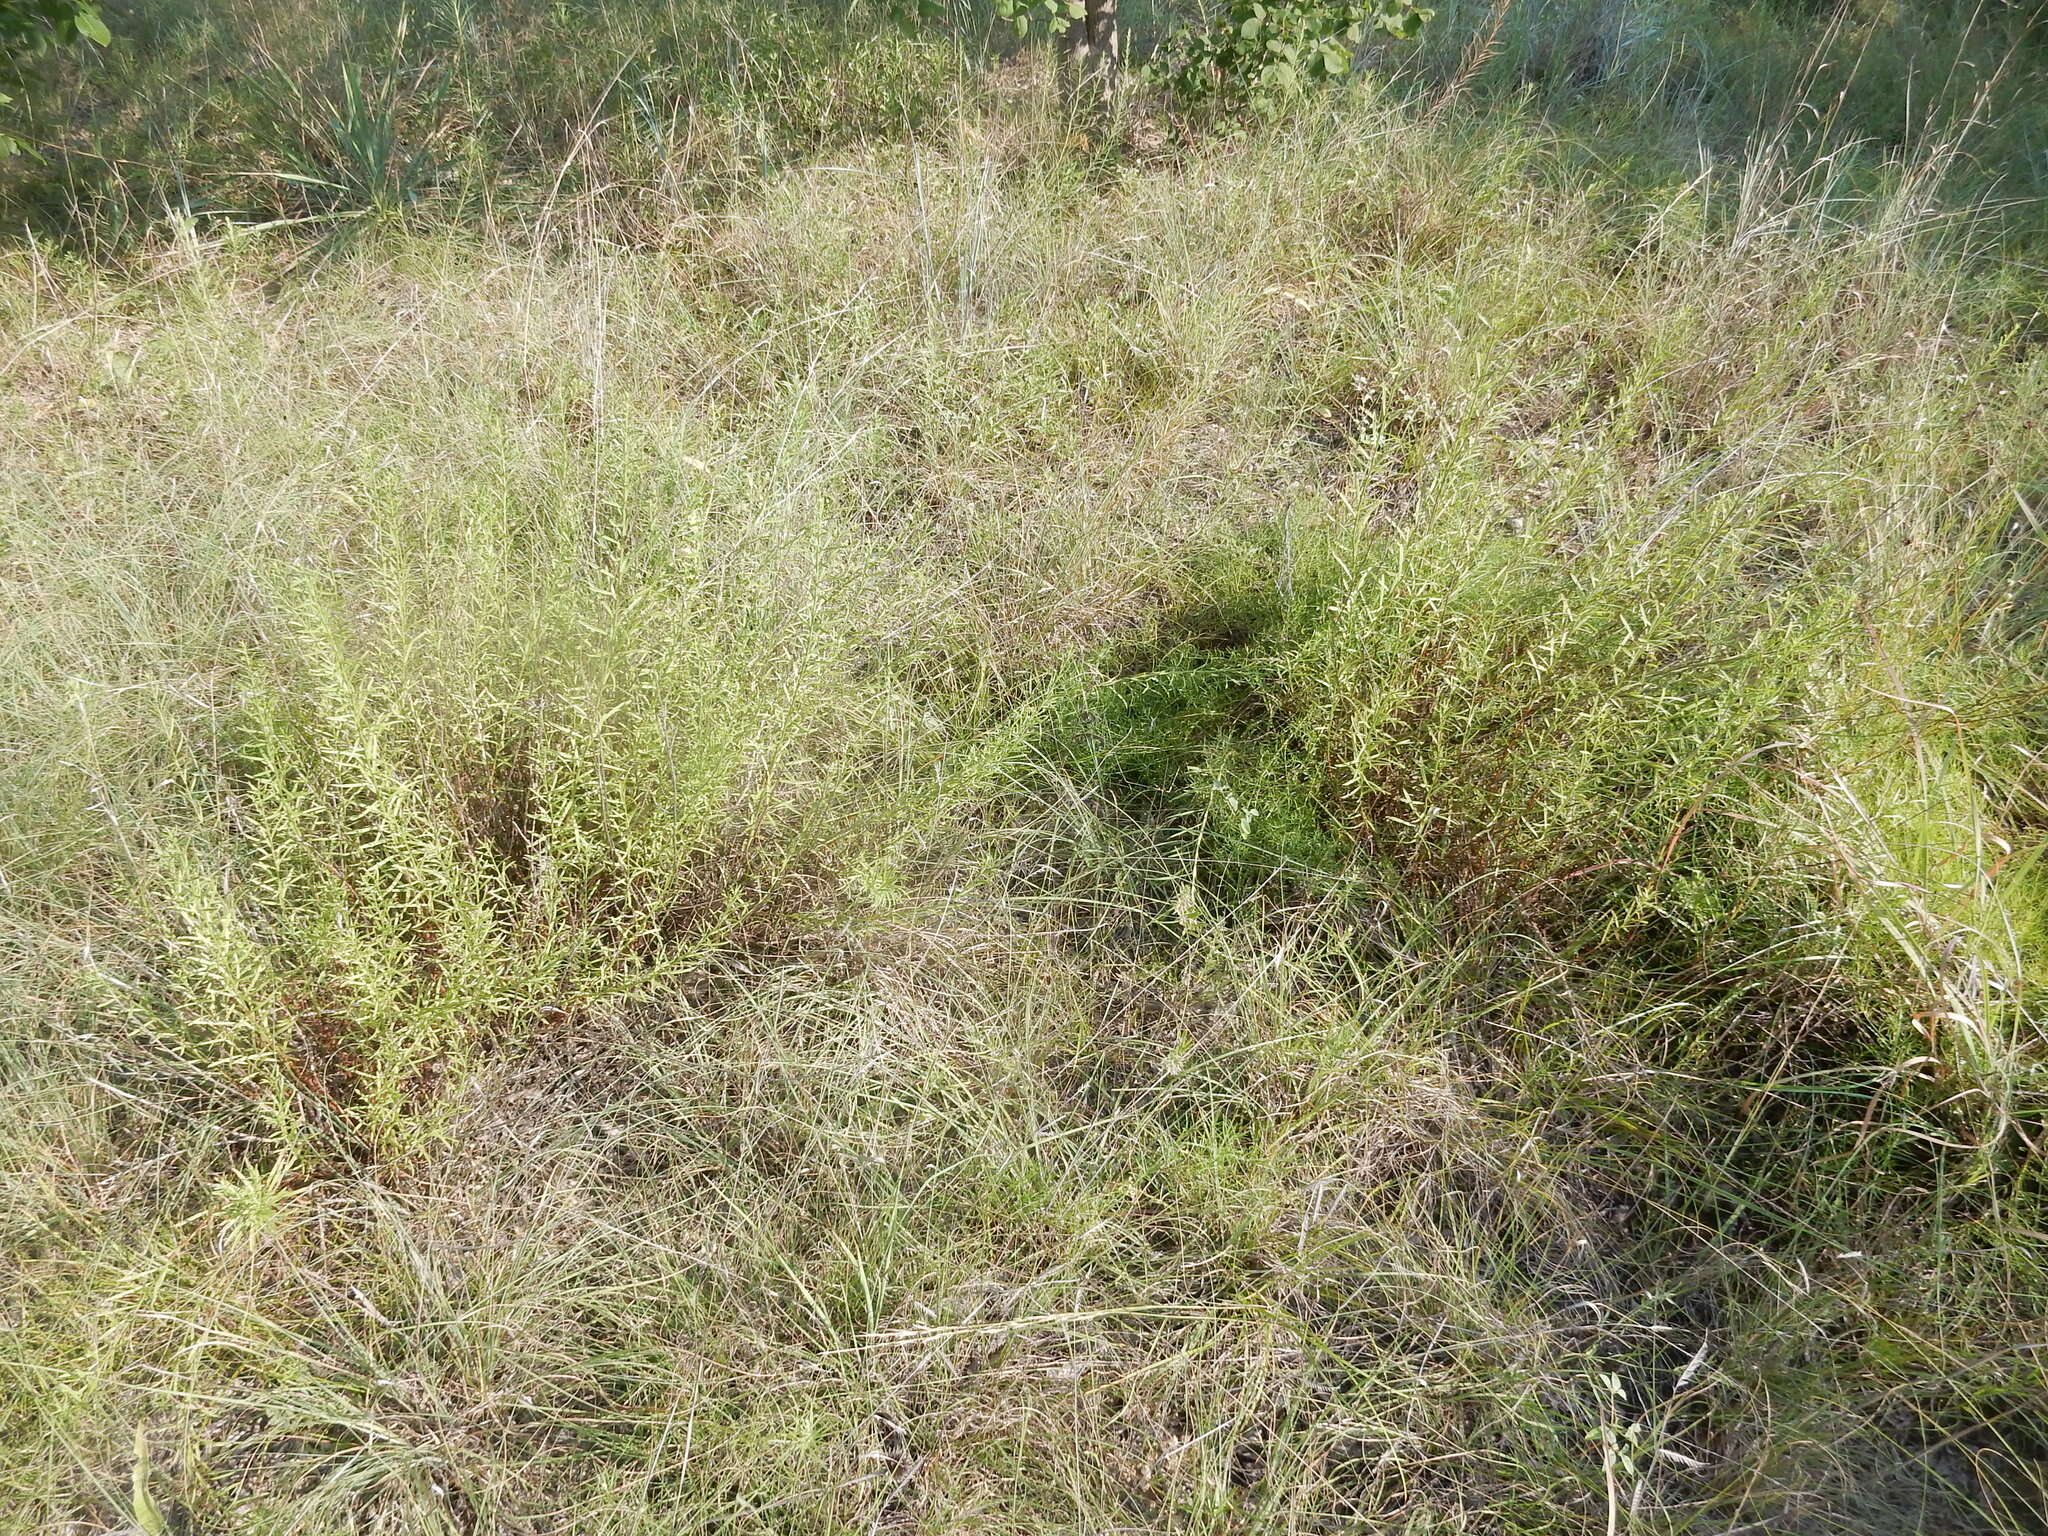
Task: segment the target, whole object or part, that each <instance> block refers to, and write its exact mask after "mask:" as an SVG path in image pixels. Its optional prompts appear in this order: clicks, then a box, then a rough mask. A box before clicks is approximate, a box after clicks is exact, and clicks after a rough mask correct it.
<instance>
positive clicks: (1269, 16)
mask: <svg viewBox="0 0 2048 1536" xmlns="http://www.w3.org/2000/svg"><path fill="white" fill-rule="evenodd" d="M1435 14H1436V13H1435V12H1434V11H1433V10H1430V9H1427V8H1425V7H1422V6H1418V5H1414V4H1411V3H1409V0H1228V3H1227V4H1226V5H1225V6H1224V7H1223V8H1222V10H1221V11H1220V12H1218V13H1217V14H1216V15H1215V16H1214V17H1212V18H1211V19H1210V21H1209V22H1208V24H1207V25H1205V26H1194V27H1189V28H1186V29H1184V30H1183V31H1180V32H1178V33H1176V34H1175V35H1174V36H1173V37H1171V38H1170V39H1169V40H1168V42H1167V44H1166V46H1165V48H1164V49H1163V50H1162V53H1161V56H1160V58H1159V59H1158V60H1157V61H1156V62H1155V64H1154V66H1153V70H1152V73H1153V75H1154V78H1156V79H1157V80H1159V81H1160V82H1161V83H1162V84H1164V85H1165V86H1166V87H1167V88H1168V89H1169V90H1171V91H1172V92H1173V94H1174V95H1175V96H1177V97H1179V98H1180V99H1181V100H1182V101H1184V102H1188V103H1200V102H1210V103H1216V104H1218V105H1222V106H1225V107H1250V108H1252V109H1253V110H1255V111H1259V112H1271V111H1274V110H1277V109H1278V108H1279V107H1281V106H1282V105H1284V104H1285V103H1287V102H1289V101H1293V100H1295V99H1297V98H1298V97H1299V96H1300V95H1301V94H1302V93H1303V92H1304V91H1306V90H1308V89H1310V88H1311V87H1314V86H1318V85H1325V84H1328V83H1329V82H1331V81H1335V80H1342V79H1343V78H1345V77H1346V76H1347V75H1349V74H1350V73H1351V66H1352V61H1353V59H1354V56H1355V54H1356V51H1357V49H1358V47H1359V45H1360V44H1362V43H1363V42H1364V41H1365V40H1366V38H1367V36H1368V35H1369V34H1372V33H1375V32H1378V33H1384V34H1385V35H1387V36H1389V37H1397V38H1407V37H1413V36H1414V35H1415V34H1416V32H1417V31H1419V30H1420V29H1421V27H1422V24H1423V23H1424V22H1426V21H1428V20H1429V19H1430V17H1431V16H1433V15H1435Z"/></svg>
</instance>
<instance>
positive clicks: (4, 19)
mask: <svg viewBox="0 0 2048 1536" xmlns="http://www.w3.org/2000/svg"><path fill="white" fill-rule="evenodd" d="M113 40H114V39H113V35H112V34H111V33H109V32H108V31H107V24H106V22H105V21H103V20H101V18H100V11H99V6H98V5H97V4H95V3H94V0H0V64H17V65H18V64H20V63H22V62H24V61H25V60H27V59H30V58H33V57H35V56H37V55H38V54H41V53H43V52H45V51H47V50H49V49H51V48H67V47H72V46H75V45H76V44H78V43H81V42H92V43H98V44H99V45H100V46H101V47H102V48H104V47H106V46H107V45H108V44H109V43H111V42H112V41H113ZM13 102H14V98H13V97H12V96H10V95H8V94H7V93H6V92H5V91H0V107H6V106H11V105H12V104H13ZM21 148H22V145H21V142H20V141H19V140H18V139H16V138H14V137H13V136H12V135H10V134H9V133H7V132H6V131H5V130H4V129H0V158H4V157H5V156H8V155H12V154H16V153H18V152H19V151H20V150H21Z"/></svg>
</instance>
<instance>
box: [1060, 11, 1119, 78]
mask: <svg viewBox="0 0 2048 1536" xmlns="http://www.w3.org/2000/svg"><path fill="white" fill-rule="evenodd" d="M1066 49H1067V57H1068V59H1070V60H1071V61H1072V62H1073V65H1074V69H1075V72H1076V73H1077V74H1079V75H1080V76H1081V77H1082V78H1083V79H1091V78H1092V79H1095V80H1099V81H1100V82H1101V83H1102V84H1104V85H1113V84H1115V83H1116V72H1117V65H1118V64H1119V63H1120V62H1121V58H1122V52H1123V44H1122V39H1121V38H1120V37H1119V36H1118V34H1117V29H1116V0H1085V8H1084V10H1083V11H1082V14H1080V15H1079V16H1076V17H1075V18H1074V19H1073V20H1072V21H1070V22H1068V23H1067V39H1066Z"/></svg>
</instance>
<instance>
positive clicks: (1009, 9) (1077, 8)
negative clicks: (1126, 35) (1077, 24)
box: [887, 0, 1087, 37]
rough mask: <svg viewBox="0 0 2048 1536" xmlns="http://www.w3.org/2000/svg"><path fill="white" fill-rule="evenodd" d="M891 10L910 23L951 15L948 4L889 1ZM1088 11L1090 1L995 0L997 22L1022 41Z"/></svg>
mask: <svg viewBox="0 0 2048 1536" xmlns="http://www.w3.org/2000/svg"><path fill="white" fill-rule="evenodd" d="M887 8H888V10H889V11H890V12H891V13H892V14H893V15H895V16H897V17H898V18H900V19H903V20H906V21H909V20H915V21H939V20H942V19H943V18H944V17H946V16H947V15H948V14H949V13H950V11H951V7H950V6H949V5H948V4H947V0H888V6H887ZM1086 10H1087V4H1086V0H995V14H996V17H997V19H998V20H1000V21H1004V22H1007V23H1008V24H1009V25H1010V26H1011V27H1012V28H1014V29H1015V30H1016V33H1017V35H1018V36H1019V37H1027V36H1029V35H1030V33H1031V30H1032V29H1033V28H1034V27H1045V28H1048V29H1055V28H1059V27H1064V26H1065V25H1066V24H1067V23H1068V22H1070V21H1076V20H1078V19H1079V18H1080V17H1082V16H1083V15H1085V14H1086Z"/></svg>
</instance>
